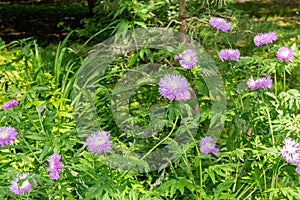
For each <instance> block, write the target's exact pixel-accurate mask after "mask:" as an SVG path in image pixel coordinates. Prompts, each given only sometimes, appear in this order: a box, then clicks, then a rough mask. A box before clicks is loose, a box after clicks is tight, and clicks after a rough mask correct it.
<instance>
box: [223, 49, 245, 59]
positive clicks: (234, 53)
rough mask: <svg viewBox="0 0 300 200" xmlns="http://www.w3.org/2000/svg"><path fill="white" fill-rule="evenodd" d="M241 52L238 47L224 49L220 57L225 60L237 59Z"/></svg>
mask: <svg viewBox="0 0 300 200" xmlns="http://www.w3.org/2000/svg"><path fill="white" fill-rule="evenodd" d="M240 55H241V53H240V51H239V50H238V49H222V50H221V51H220V52H219V58H221V59H223V60H237V59H239V57H240Z"/></svg>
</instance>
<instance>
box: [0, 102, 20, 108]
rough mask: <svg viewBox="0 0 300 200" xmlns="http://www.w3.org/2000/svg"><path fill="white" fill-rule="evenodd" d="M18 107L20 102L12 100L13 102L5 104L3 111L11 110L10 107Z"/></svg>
mask: <svg viewBox="0 0 300 200" xmlns="http://www.w3.org/2000/svg"><path fill="white" fill-rule="evenodd" d="M17 105H19V102H18V101H16V100H11V101H9V102H6V103H4V104H3V105H2V109H3V110H7V109H9V108H10V107H14V106H17Z"/></svg>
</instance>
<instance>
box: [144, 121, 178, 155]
mask: <svg viewBox="0 0 300 200" xmlns="http://www.w3.org/2000/svg"><path fill="white" fill-rule="evenodd" d="M177 121H178V117H176V119H175V122H174V124H173V127H172V130H171V131H170V133H169V134H168V135H167V136H166V137H165V138H164V139H162V140H161V141H160V142H159V143H157V144H156V145H155V146H154V147H152V148H151V149H150V150H149V151H148V152H147V153H146V154H145V155H144V156H143V157H142V158H141V159H140V160H144V159H145V158H146V157H147V156H149V154H150V153H152V151H154V149H156V148H157V147H158V146H159V145H161V144H162V143H163V142H164V141H166V140H167V139H168V138H169V137H170V136H171V135H172V133H173V132H174V129H175V127H176V123H177Z"/></svg>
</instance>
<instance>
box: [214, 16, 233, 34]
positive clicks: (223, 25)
mask: <svg viewBox="0 0 300 200" xmlns="http://www.w3.org/2000/svg"><path fill="white" fill-rule="evenodd" d="M209 24H210V25H211V26H212V27H214V28H216V29H218V30H221V31H223V32H226V31H228V30H229V29H230V27H231V25H230V24H228V23H227V22H226V20H225V19H223V18H217V17H212V18H210V20H209Z"/></svg>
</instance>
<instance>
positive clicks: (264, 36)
mask: <svg viewBox="0 0 300 200" xmlns="http://www.w3.org/2000/svg"><path fill="white" fill-rule="evenodd" d="M275 40H277V35H276V33H275V32H269V33H259V34H257V35H256V36H255V37H254V39H253V41H254V44H255V46H257V47H258V46H262V45H264V44H271V43H272V42H273V41H275Z"/></svg>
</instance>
